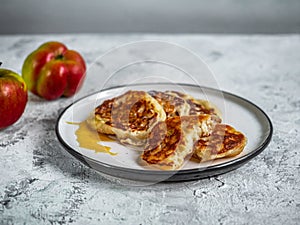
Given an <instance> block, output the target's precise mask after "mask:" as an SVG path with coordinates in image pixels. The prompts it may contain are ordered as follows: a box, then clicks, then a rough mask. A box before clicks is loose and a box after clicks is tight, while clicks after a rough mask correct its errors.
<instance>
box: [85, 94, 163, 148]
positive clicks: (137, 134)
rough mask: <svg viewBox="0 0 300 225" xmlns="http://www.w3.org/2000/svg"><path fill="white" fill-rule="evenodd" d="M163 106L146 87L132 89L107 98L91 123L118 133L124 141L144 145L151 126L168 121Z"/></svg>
mask: <svg viewBox="0 0 300 225" xmlns="http://www.w3.org/2000/svg"><path fill="white" fill-rule="evenodd" d="M165 118H166V114H165V112H164V110H163V108H162V106H161V105H160V104H159V103H158V102H157V101H156V100H155V99H154V98H152V97H151V96H150V95H149V94H148V93H146V92H144V91H128V92H126V93H125V94H122V95H120V96H118V97H116V98H113V99H109V100H106V101H104V102H103V103H102V104H101V105H99V106H98V107H97V108H96V109H95V110H94V115H93V114H92V115H91V116H90V117H89V119H88V124H89V125H90V126H92V127H94V128H95V129H96V130H97V131H98V132H99V133H105V134H115V135H116V136H117V138H118V140H119V141H120V142H122V143H127V144H132V145H143V144H144V143H145V141H146V138H147V135H148V133H149V132H150V130H151V128H152V127H153V126H154V125H155V124H156V123H157V122H159V121H164V120H165Z"/></svg>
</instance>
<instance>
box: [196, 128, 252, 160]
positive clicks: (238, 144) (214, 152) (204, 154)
mask: <svg viewBox="0 0 300 225" xmlns="http://www.w3.org/2000/svg"><path fill="white" fill-rule="evenodd" d="M246 143H247V139H246V137H245V135H244V134H242V133H241V132H239V131H237V130H235V129H234V128H233V127H231V126H229V125H226V124H217V125H216V126H215V128H214V130H213V132H212V134H211V135H210V136H208V137H202V138H200V139H199V140H198V141H197V142H196V143H195V145H194V154H193V158H196V159H198V160H199V161H201V162H204V161H209V160H213V159H218V158H224V157H233V156H236V155H238V154H240V153H241V152H242V151H243V149H244V147H245V145H246Z"/></svg>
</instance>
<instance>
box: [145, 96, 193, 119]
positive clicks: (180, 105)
mask: <svg viewBox="0 0 300 225" xmlns="http://www.w3.org/2000/svg"><path fill="white" fill-rule="evenodd" d="M148 93H149V94H150V95H151V96H152V97H153V98H155V99H156V100H157V101H158V103H159V104H160V105H161V106H162V107H163V109H164V111H165V113H166V116H167V118H170V117H174V116H186V115H188V113H189V110H190V108H189V107H190V106H189V105H188V104H187V103H186V101H185V100H184V99H182V98H180V97H178V96H175V95H171V94H167V93H165V92H161V91H149V92H148Z"/></svg>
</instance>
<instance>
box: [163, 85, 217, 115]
mask: <svg viewBox="0 0 300 225" xmlns="http://www.w3.org/2000/svg"><path fill="white" fill-rule="evenodd" d="M166 94H169V95H173V96H175V97H179V98H181V99H183V100H184V101H185V102H186V103H187V105H188V108H189V111H188V112H187V115H200V114H212V115H217V116H219V117H220V118H222V117H221V112H220V110H219V109H218V108H217V107H216V106H215V105H213V104H212V103H211V102H209V101H206V100H203V99H195V98H194V97H193V96H191V95H188V94H184V93H181V92H177V91H166Z"/></svg>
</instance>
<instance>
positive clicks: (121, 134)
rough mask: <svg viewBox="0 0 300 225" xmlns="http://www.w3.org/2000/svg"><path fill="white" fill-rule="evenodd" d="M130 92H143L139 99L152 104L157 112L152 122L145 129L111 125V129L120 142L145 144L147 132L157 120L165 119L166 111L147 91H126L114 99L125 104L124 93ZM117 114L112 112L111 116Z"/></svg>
mask: <svg viewBox="0 0 300 225" xmlns="http://www.w3.org/2000/svg"><path fill="white" fill-rule="evenodd" d="M131 93H138V94H140V95H141V94H143V95H144V96H143V98H141V99H144V100H146V101H147V102H149V103H150V104H152V105H153V107H154V111H155V113H156V114H157V115H156V117H155V118H154V121H151V122H152V124H151V125H150V126H149V127H148V129H147V130H135V131H133V130H131V129H122V128H118V127H114V126H112V128H111V129H112V131H113V133H114V134H115V135H116V136H117V138H118V140H119V141H120V142H121V143H124V144H130V145H134V146H141V145H144V144H145V142H146V139H147V137H148V134H149V132H150V131H151V130H152V128H153V127H154V126H155V125H156V124H157V123H158V122H160V121H165V119H166V113H165V111H164V110H163V107H162V106H161V105H160V104H159V103H158V102H157V100H156V99H155V98H153V97H152V96H151V95H149V94H148V93H147V92H144V91H128V92H126V93H125V94H124V96H123V97H122V96H121V97H120V98H116V100H115V101H118V100H119V99H120V101H121V104H125V103H126V95H127V94H131ZM116 103H117V104H118V102H116ZM112 110H113V109H112ZM117 114H118V113H116V115H114V114H113V113H112V117H113V118H114V117H115V116H116V117H115V118H117V117H118V115H117ZM112 123H114V119H112Z"/></svg>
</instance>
